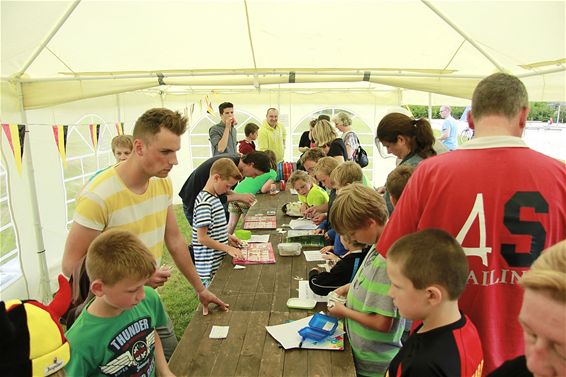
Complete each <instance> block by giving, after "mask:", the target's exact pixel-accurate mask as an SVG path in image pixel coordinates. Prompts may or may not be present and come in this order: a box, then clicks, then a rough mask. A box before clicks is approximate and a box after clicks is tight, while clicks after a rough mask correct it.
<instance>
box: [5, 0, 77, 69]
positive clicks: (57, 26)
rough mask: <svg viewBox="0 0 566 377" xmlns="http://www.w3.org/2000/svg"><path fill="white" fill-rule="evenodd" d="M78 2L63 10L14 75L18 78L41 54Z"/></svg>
mask: <svg viewBox="0 0 566 377" xmlns="http://www.w3.org/2000/svg"><path fill="white" fill-rule="evenodd" d="M80 2H81V0H75V2H74V3H73V4H71V6H70V7H69V9H67V12H65V14H64V15H63V17H61V19H60V20H59V22H57V24H56V25H55V27H54V28H53V30H51V33H49V35H48V36H47V37H46V38H45V40H44V41H43V42H42V43H41V44H40V45H39V47H38V48H37V50H35V52H34V53H33V55H32V56H31V57H30V58H29V59H28V61H27V63H26V64H24V66H23V68H22V69H21V70H20V71H19V72H18V73H16V75H15V77H16V78H18V79H19V78H20V77H21V76H22V75H23V74H24V73H25V72H26V70H27V69H28V68H29V66H30V65H32V63H33V62H34V61H35V59H36V58H37V57H38V56H39V54H41V51H43V49H44V48H45V46H47V44H48V43H49V42H51V39H52V38H53V37H54V36H55V34H57V32H58V31H59V29H60V28H61V26H63V24H64V23H65V21H67V19H68V18H69V17H70V16H71V13H73V11H74V10H75V8H76V7H77V6H78V5H79V3H80Z"/></svg>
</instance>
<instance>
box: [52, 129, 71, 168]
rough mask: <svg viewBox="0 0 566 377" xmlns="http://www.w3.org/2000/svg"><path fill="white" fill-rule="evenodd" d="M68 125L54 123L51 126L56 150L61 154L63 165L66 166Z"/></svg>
mask: <svg viewBox="0 0 566 377" xmlns="http://www.w3.org/2000/svg"><path fill="white" fill-rule="evenodd" d="M68 128H69V126H62V125H56V126H53V136H54V137H55V143H56V144H57V150H58V151H59V155H60V156H61V161H62V162H63V166H64V167H65V168H67V130H68Z"/></svg>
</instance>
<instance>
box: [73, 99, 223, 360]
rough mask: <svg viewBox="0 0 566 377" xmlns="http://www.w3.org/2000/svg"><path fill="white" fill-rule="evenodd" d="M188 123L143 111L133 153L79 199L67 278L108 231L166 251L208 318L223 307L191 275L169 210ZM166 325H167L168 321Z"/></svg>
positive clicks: (167, 347) (171, 342) (166, 339)
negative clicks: (124, 233) (210, 312)
mask: <svg viewBox="0 0 566 377" xmlns="http://www.w3.org/2000/svg"><path fill="white" fill-rule="evenodd" d="M186 126H187V119H186V118H185V117H183V116H182V115H181V114H179V113H178V112H173V111H171V110H168V109H163V108H157V109H150V110H148V111H146V112H145V113H144V114H143V115H142V116H141V117H140V118H139V119H138V120H137V121H136V124H135V127H134V132H133V136H134V149H133V151H132V154H131V155H130V158H129V159H127V160H126V161H123V162H120V163H118V164H117V165H115V166H112V167H110V168H108V169H106V170H105V171H103V172H101V173H100V174H98V175H97V176H96V177H95V178H94V179H93V180H91V181H90V182H89V183H88V184H87V185H86V186H85V187H84V188H83V190H82V192H81V193H80V194H79V195H78V198H77V206H76V209H75V214H74V217H73V220H74V222H73V225H72V227H71V230H70V232H69V235H68V236H67V242H66V244H65V252H64V255H63V263H62V268H63V273H65V274H66V275H67V276H70V275H71V274H72V272H73V271H74V270H75V269H76V268H77V267H78V266H79V265H80V263H81V260H82V258H83V257H84V256H85V255H86V253H87V250H88V248H89V246H90V244H91V242H92V241H93V240H94V239H95V238H96V237H97V236H98V235H99V234H100V233H102V232H103V231H105V230H107V229H112V228H118V229H124V230H129V231H131V232H133V233H134V234H136V235H137V236H138V237H139V238H140V239H141V240H142V241H143V242H144V243H145V244H146V246H147V247H148V248H149V250H150V251H151V252H152V253H153V255H154V256H155V258H156V260H157V263H158V264H159V261H160V259H161V255H162V253H163V246H164V245H166V246H167V249H168V250H169V252H170V253H171V256H172V257H173V260H174V261H175V264H176V265H177V267H178V268H179V270H180V271H181V273H182V274H183V275H184V276H185V277H186V278H187V280H188V281H189V282H190V283H191V285H192V286H193V287H194V289H195V291H196V292H197V294H198V297H199V300H200V302H201V303H202V305H203V314H205V315H206V314H208V304H209V303H215V304H217V305H219V306H220V308H221V309H223V310H226V309H227V306H228V305H226V304H225V303H224V302H222V300H220V299H219V298H217V297H216V296H215V295H214V294H213V293H212V292H210V291H208V289H206V288H205V287H204V286H203V285H202V283H201V280H200V278H199V276H198V274H197V273H196V270H195V266H194V264H193V262H192V261H191V258H190V256H189V253H188V250H187V244H186V242H185V239H184V238H183V236H182V234H181V232H180V231H179V227H178V225H177V220H176V219H175V215H174V213H173V208H172V195H173V189H172V185H171V180H170V179H169V178H168V177H167V176H168V174H169V172H170V171H171V169H172V168H173V166H174V165H177V151H179V149H180V148H181V135H182V134H183V133H184V132H185V130H186ZM170 275H171V273H170V271H169V270H168V269H164V268H161V269H157V270H156V272H155V274H154V275H153V276H152V277H151V278H150V279H149V281H148V283H147V284H148V285H150V286H152V287H153V288H156V287H159V286H162V285H163V284H164V283H165V282H166V281H167V280H168V279H169V276H170ZM169 322H170V320H169ZM157 330H158V333H159V336H160V338H161V339H162V343H163V348H164V351H165V355H166V356H167V357H168V356H170V355H171V354H172V353H173V350H174V348H175V347H176V343H177V340H176V338H175V335H174V334H173V332H172V326H171V324H170V323H169V326H168V327H167V328H164V329H159V328H158V329H157Z"/></svg>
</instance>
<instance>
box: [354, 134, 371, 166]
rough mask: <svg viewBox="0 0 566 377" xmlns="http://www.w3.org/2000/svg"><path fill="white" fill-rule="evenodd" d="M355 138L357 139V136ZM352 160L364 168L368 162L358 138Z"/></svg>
mask: <svg viewBox="0 0 566 377" xmlns="http://www.w3.org/2000/svg"><path fill="white" fill-rule="evenodd" d="M356 139H358V137H357V136H356ZM353 160H354V162H356V163H357V164H358V165H360V167H362V168H365V167H366V166H368V164H369V159H368V154H367V152H366V151H365V149H364V148H362V145H361V144H360V139H358V148H357V149H356V151H355V152H354V157H353Z"/></svg>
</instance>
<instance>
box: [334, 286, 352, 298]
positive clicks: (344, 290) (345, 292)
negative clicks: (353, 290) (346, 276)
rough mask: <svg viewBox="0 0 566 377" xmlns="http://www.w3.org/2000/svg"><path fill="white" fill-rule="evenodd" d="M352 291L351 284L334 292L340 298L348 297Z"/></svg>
mask: <svg viewBox="0 0 566 377" xmlns="http://www.w3.org/2000/svg"><path fill="white" fill-rule="evenodd" d="M349 290H350V284H345V285H343V286H341V287H340V288H336V289H335V290H334V292H335V293H336V294H337V295H338V296H343V297H346V296H347V295H348V291H349Z"/></svg>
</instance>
